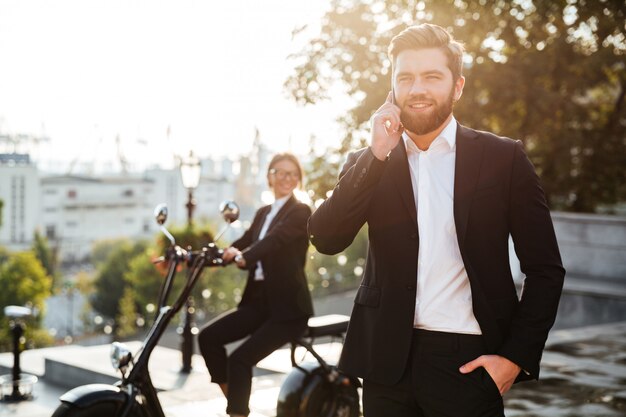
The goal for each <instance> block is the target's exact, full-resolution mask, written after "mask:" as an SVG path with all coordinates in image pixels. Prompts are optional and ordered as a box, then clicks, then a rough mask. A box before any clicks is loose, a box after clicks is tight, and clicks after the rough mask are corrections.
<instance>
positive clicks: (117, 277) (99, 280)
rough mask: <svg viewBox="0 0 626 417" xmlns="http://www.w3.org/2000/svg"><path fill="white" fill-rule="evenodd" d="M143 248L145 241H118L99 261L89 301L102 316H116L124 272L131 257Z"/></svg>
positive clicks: (123, 283) (121, 292)
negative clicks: (104, 258)
mask: <svg viewBox="0 0 626 417" xmlns="http://www.w3.org/2000/svg"><path fill="white" fill-rule="evenodd" d="M145 248H146V243H145V242H135V243H133V242H129V241H122V242H118V243H117V244H116V245H115V246H114V247H113V248H112V250H111V251H110V252H109V254H108V257H107V259H106V261H104V262H101V263H99V266H98V273H97V276H96V279H95V281H94V294H93V295H92V297H91V300H90V301H91V305H92V306H93V308H94V309H95V310H96V311H98V312H99V313H100V314H102V315H103V316H105V317H108V318H115V317H118V315H119V300H120V299H121V298H122V296H123V295H124V290H125V289H126V286H127V282H126V280H125V278H124V274H126V272H127V271H128V269H129V265H130V263H131V262H132V260H133V258H134V257H135V256H137V255H138V254H140V253H143V252H144V251H145Z"/></svg>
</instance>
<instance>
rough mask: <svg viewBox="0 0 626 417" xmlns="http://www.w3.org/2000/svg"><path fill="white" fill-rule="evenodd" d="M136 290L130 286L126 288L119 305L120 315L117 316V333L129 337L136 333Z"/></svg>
mask: <svg viewBox="0 0 626 417" xmlns="http://www.w3.org/2000/svg"><path fill="white" fill-rule="evenodd" d="M135 299H136V296H135V291H133V289H132V288H130V287H129V286H126V287H125V288H124V293H123V295H122V298H120V302H119V305H118V311H119V313H118V315H117V317H116V318H115V324H116V332H115V333H116V335H117V336H119V337H128V336H131V335H133V334H135V332H136V330H137V327H136V318H137V309H136V307H135Z"/></svg>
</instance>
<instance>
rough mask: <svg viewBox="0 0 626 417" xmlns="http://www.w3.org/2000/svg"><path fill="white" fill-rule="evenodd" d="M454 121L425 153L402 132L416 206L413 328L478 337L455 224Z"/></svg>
mask: <svg viewBox="0 0 626 417" xmlns="http://www.w3.org/2000/svg"><path fill="white" fill-rule="evenodd" d="M456 128H457V122H456V120H455V119H454V118H452V120H451V121H450V122H449V123H448V125H447V126H446V127H445V128H444V129H443V131H442V132H441V133H440V134H439V136H438V137H437V138H436V139H435V140H434V141H433V143H432V144H431V145H430V147H429V148H428V149H427V150H426V151H422V150H420V149H419V148H418V147H417V146H416V145H415V143H414V142H413V141H412V140H411V139H410V138H409V137H408V135H407V134H406V132H405V133H403V134H402V138H403V139H404V144H405V146H406V151H407V157H408V160H409V166H410V171H411V184H412V185H413V197H414V199H415V207H416V208H417V224H418V229H419V254H418V260H417V286H416V288H417V295H416V299H415V317H414V320H413V325H414V327H416V328H420V329H427V330H435V331H442V332H452V333H465V334H481V331H480V326H479V325H478V322H477V321H476V318H475V317H474V312H473V309H472V291H471V288H470V284H469V278H468V277H467V272H466V271H465V265H464V264H463V260H462V259H461V253H460V251H459V244H458V240H457V234H456V226H455V224H454V211H453V209H454V162H455V157H456Z"/></svg>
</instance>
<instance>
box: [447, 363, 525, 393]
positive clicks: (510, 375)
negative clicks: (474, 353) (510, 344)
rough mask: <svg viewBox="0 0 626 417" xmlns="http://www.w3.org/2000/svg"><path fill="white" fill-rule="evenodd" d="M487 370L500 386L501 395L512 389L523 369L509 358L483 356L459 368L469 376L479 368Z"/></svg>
mask: <svg viewBox="0 0 626 417" xmlns="http://www.w3.org/2000/svg"><path fill="white" fill-rule="evenodd" d="M481 366H482V367H483V368H485V370H486V371H487V373H488V374H489V376H491V379H493V381H494V382H495V383H496V385H497V386H498V390H500V395H504V394H505V393H506V392H507V391H508V390H510V389H511V386H512V385H513V382H515V378H517V375H518V374H519V372H520V370H521V368H520V367H519V366H518V365H517V364H515V363H514V362H511V361H510V360H508V359H507V358H505V357H503V356H498V355H482V356H479V357H478V358H476V359H474V360H473V361H471V362H468V363H466V364H465V365H463V366H461V368H459V371H460V372H461V373H462V374H469V373H470V372H472V371H474V370H475V369H477V368H479V367H481Z"/></svg>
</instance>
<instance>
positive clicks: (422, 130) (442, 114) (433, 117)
mask: <svg viewBox="0 0 626 417" xmlns="http://www.w3.org/2000/svg"><path fill="white" fill-rule="evenodd" d="M416 101H422V102H427V103H431V104H432V105H433V106H434V110H432V111H429V112H428V113H425V114H415V113H413V112H411V111H407V110H405V108H408V105H409V103H413V102H416ZM405 103H406V104H405V105H404V106H402V110H401V112H400V121H401V122H402V126H404V128H405V129H406V130H408V131H409V132H412V133H415V134H416V135H425V134H427V133H430V132H432V131H434V130H437V128H439V127H440V126H441V125H442V124H443V122H445V121H446V119H447V118H448V116H450V113H452V106H453V104H454V88H453V89H452V90H451V91H450V95H449V96H448V99H447V100H446V101H445V102H444V103H442V104H438V103H437V102H436V101H434V100H432V99H428V98H427V97H426V96H425V95H422V94H420V95H416V96H410V97H408V98H407V99H406V100H405Z"/></svg>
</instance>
